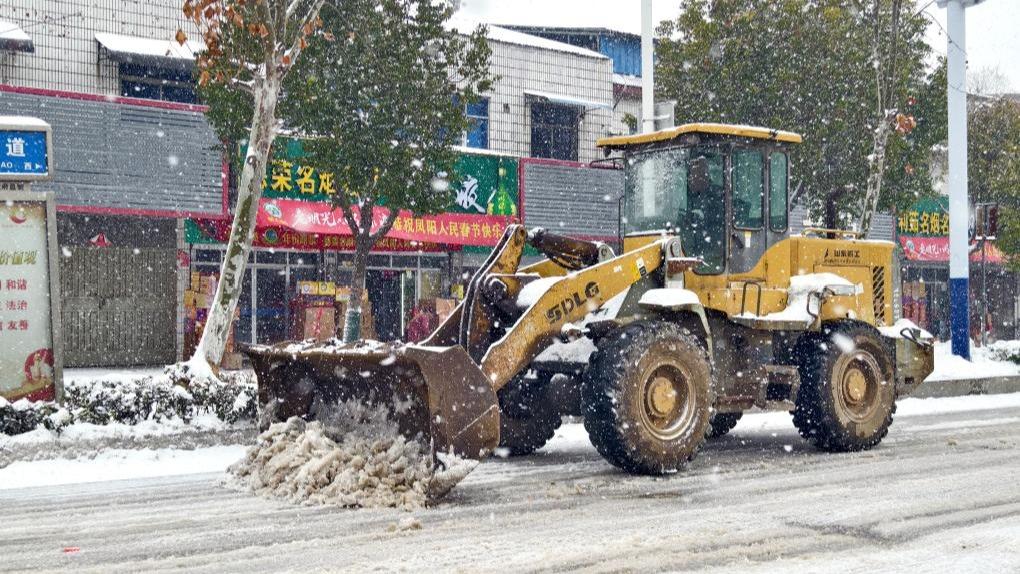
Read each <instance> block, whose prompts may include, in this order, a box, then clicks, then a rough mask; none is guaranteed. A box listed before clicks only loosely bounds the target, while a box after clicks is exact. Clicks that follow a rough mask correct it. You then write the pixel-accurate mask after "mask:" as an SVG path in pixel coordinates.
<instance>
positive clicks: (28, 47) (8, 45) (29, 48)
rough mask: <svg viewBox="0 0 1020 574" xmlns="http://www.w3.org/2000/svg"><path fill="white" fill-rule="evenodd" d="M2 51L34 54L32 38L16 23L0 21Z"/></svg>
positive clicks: (0, 45) (0, 46)
mask: <svg viewBox="0 0 1020 574" xmlns="http://www.w3.org/2000/svg"><path fill="white" fill-rule="evenodd" d="M0 50H7V51H9V52H34V51H35V46H34V45H33V44H32V38H29V37H28V34H26V33H25V31H24V30H22V29H21V26H18V25H17V24H15V23H14V22H8V21H7V20H0Z"/></svg>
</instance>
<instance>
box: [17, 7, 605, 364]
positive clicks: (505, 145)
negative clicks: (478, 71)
mask: <svg viewBox="0 0 1020 574" xmlns="http://www.w3.org/2000/svg"><path fill="white" fill-rule="evenodd" d="M179 28H180V29H183V30H184V31H185V33H186V34H187V35H188V36H189V37H191V38H195V37H198V34H197V30H195V29H194V28H193V26H192V24H191V23H190V22H188V21H187V20H186V19H184V18H183V16H182V14H181V13H180V1H179V0H150V1H146V2H129V3H124V2H114V1H112V0H12V1H10V2H5V3H3V5H0V115H26V116H35V117H39V118H41V119H44V120H46V121H48V122H49V123H50V124H51V125H52V126H53V135H54V156H55V158H54V163H55V165H56V170H55V177H54V179H53V181H51V182H47V183H46V184H40V185H37V186H36V189H39V190H45V191H52V192H54V193H55V195H56V197H57V203H58V229H59V243H60V246H61V252H62V255H63V257H62V259H61V296H62V299H63V302H64V305H63V317H62V318H63V324H64V333H63V336H64V339H65V348H66V356H67V364H68V366H115V365H132V364H159V363H169V362H172V361H174V360H175V359H179V358H181V357H183V356H184V355H185V354H186V353H187V352H188V351H189V346H190V344H193V343H194V338H195V336H196V335H197V333H196V325H200V324H201V319H202V314H201V309H202V306H203V305H207V304H208V298H209V297H210V296H211V291H212V289H213V288H214V286H215V275H216V273H217V271H218V267H219V264H220V262H221V257H222V251H223V249H222V243H223V239H224V237H223V234H222V229H223V227H224V225H225V223H226V222H227V221H229V217H230V213H229V203H230V181H231V162H232V159H233V155H234V151H235V149H236V148H235V146H234V145H233V144H228V145H226V146H224V145H223V142H220V141H218V140H217V138H216V136H215V134H214V132H213V130H212V129H211V127H210V125H209V124H208V122H207V120H206V118H205V117H204V111H205V108H204V107H203V106H202V105H201V103H200V102H198V101H197V98H196V94H195V85H194V81H193V79H192V69H193V65H194V56H195V54H196V53H197V52H199V51H201V50H202V49H203V46H202V45H201V44H199V43H195V42H189V43H187V44H185V45H183V46H182V45H179V44H177V43H176V42H174V41H173V40H172V38H173V36H174V33H175V32H176V31H177V30H178V29H179ZM489 41H490V45H491V47H492V52H493V54H492V64H491V65H492V69H493V70H492V71H493V73H494V74H495V75H497V76H499V78H500V80H499V82H497V83H496V84H495V86H494V87H493V89H492V90H491V91H490V92H489V93H487V94H484V98H483V99H482V100H481V101H479V102H477V103H473V104H470V105H469V106H468V108H467V112H468V114H469V115H470V116H471V117H472V119H473V120H474V123H473V127H472V129H471V130H470V131H469V132H468V133H466V134H464V142H463V143H464V148H463V152H464V157H465V158H467V159H466V160H465V161H467V163H469V164H470V163H472V162H474V164H475V167H473V168H470V169H475V170H476V171H472V172H471V176H472V177H473V178H474V179H475V180H476V183H477V182H481V181H482V180H485V181H488V183H487V184H485V185H488V187H486V188H485V189H486V190H501V193H500V194H499V197H500V198H502V199H500V201H499V202H498V203H499V205H500V206H501V207H500V209H501V211H500V214H499V215H496V216H495V217H503V218H504V219H503V221H504V222H509V221H514V220H523V222H524V223H526V224H528V225H541V226H543V227H548V228H551V229H559V230H561V231H563V232H569V233H572V234H575V235H582V236H587V237H592V238H604V239H611V238H614V237H615V236H616V234H617V230H616V225H617V220H618V205H619V202H618V199H619V196H620V193H621V191H622V177H621V176H620V174H619V172H616V171H614V170H608V169H594V168H590V167H588V166H587V164H588V163H589V162H592V161H594V160H596V159H598V158H599V157H600V154H599V153H598V150H597V149H596V147H595V142H596V140H597V139H598V138H599V137H602V136H605V135H609V134H613V133H618V129H617V127H616V125H615V123H614V122H615V121H616V118H615V116H614V98H615V89H616V88H615V85H614V83H613V78H614V75H613V74H614V68H613V60H612V58H610V57H608V56H606V55H605V54H603V53H601V52H599V51H597V50H589V49H585V48H582V47H579V46H576V45H572V44H569V43H563V42H557V41H553V40H549V39H546V38H540V37H536V36H534V35H528V34H524V33H521V32H516V31H513V30H508V29H505V28H500V27H492V28H491V29H490V33H489ZM472 158H473V159H472ZM478 166H483V167H478ZM294 169H296V168H294ZM465 169H468V168H465ZM295 173H296V172H295ZM267 175H269V174H267ZM293 183H294V184H297V180H294V182H293ZM482 187H484V185H482V183H479V188H482ZM456 191H461V192H462V193H461V195H464V196H470V194H468V193H467V192H466V190H454V193H456ZM486 193H488V195H487V196H485V197H483V198H482V199H481V200H478V201H476V203H479V204H482V203H485V202H486V201H491V200H492V197H494V196H495V195H496V193H495V191H487V192H486ZM278 195H279V194H278ZM507 197H509V198H511V199H510V200H509V203H510V204H512V208H510V207H507V204H508V201H507V200H506V198H507ZM461 199H463V198H461V197H457V196H455V195H451V205H452V207H451V213H450V214H448V216H449V217H448V219H447V220H444V221H445V224H444V221H434V222H433V223H435V224H436V227H435V229H436V230H437V233H438V230H441V229H442V230H446V231H449V230H450V229H451V228H450V227H449V223H450V220H449V218H453V219H456V218H458V217H460V218H463V216H465V213H464V212H465V211H467V212H472V210H475V211H476V207H477V205H468V207H467V208H464V207H457V204H458V203H460V200H461ZM267 201H271V202H275V203H274V204H273V205H272V206H271V207H269V209H279V208H280V207H281V206H284V207H286V205H287V202H288V201H304V202H306V203H307V207H308V208H309V209H322V208H323V206H326V205H327V201H326V199H324V198H316V199H310V198H304V197H297V198H287V197H283V196H273V195H272V194H267ZM487 208H488V205H485V206H483V210H485V211H487V213H486V214H485V215H486V216H488V215H490V214H491V212H489V210H488V209H487ZM497 211H499V210H497ZM457 221H459V222H460V223H459V224H458V227H456V229H457V232H458V233H459V234H460V235H461V237H459V238H458V239H456V240H452V239H446V240H442V238H441V237H438V236H432V237H431V240H428V239H429V237H428V236H427V237H426V240H421V241H411V240H405V239H400V238H399V237H387V238H386V239H385V240H384V241H383V242H382V243H381V244H380V246H379V248H378V250H377V252H376V253H374V254H373V256H372V258H371V260H370V262H369V269H370V273H369V283H370V284H369V292H370V293H371V294H372V298H373V300H372V301H370V304H371V307H372V308H373V314H374V315H375V318H376V320H377V324H376V325H375V326H374V327H376V328H374V329H373V332H372V333H371V334H374V335H376V336H378V337H380V338H400V337H403V336H405V335H406V332H405V328H406V323H407V319H408V315H409V313H410V311H411V309H412V308H414V306H415V305H416V304H417V303H418V302H419V301H420V300H422V299H427V298H428V299H448V298H450V297H452V296H456V294H457V293H458V283H460V282H462V281H463V274H464V273H465V272H469V271H470V270H471V269H472V268H473V266H474V265H477V263H478V262H479V261H480V260H481V259H482V258H484V256H485V254H486V253H487V250H488V249H489V247H487V245H490V244H491V243H492V241H491V238H490V239H485V238H484V237H483V235H484V234H488V235H490V236H491V235H492V234H495V233H498V232H500V230H501V228H497V227H496V225H497V224H496V223H492V222H490V223H489V225H491V226H492V227H490V226H483V225H481V222H480V221H474V220H467V221H465V220H463V219H457ZM416 224H417V222H416V221H414V220H410V221H409V222H408V225H409V226H411V227H412V228H413V226H414V225H416ZM428 224H429V222H428V221H422V222H421V225H423V226H425V227H424V228H425V230H426V231H428V230H429V229H430V228H429V227H428ZM261 231H262V235H261V236H260V241H259V242H258V243H257V245H256V247H255V249H254V250H253V251H254V252H253V254H252V256H251V262H250V269H249V271H248V276H247V277H246V279H245V284H244V288H245V289H246V291H245V295H244V297H243V301H242V303H241V309H240V311H239V315H240V316H239V320H238V322H237V328H236V330H235V333H234V339H235V341H237V342H273V341H276V340H281V339H286V338H293V337H295V336H307V335H309V334H310V333H311V334H313V335H318V334H319V333H317V332H315V331H316V329H318V328H319V327H317V326H316V325H320V326H321V325H325V324H327V323H326V322H324V321H325V319H324V318H323V317H324V316H326V315H329V313H327V312H324V311H323V310H325V309H327V308H332V309H333V312H334V313H336V315H335V316H334V319H333V321H334V323H335V322H336V320H337V319H336V316H340V312H341V311H342V310H341V309H337V308H336V307H334V306H333V304H332V302H331V301H332V300H333V299H335V294H334V293H335V291H336V290H340V289H342V286H343V285H344V282H345V281H348V282H349V274H350V271H349V270H350V263H351V258H350V251H351V246H350V245H349V241H347V239H345V238H344V237H343V234H342V233H341V232H336V233H333V232H330V231H328V230H327V232H325V233H320V232H307V231H303V230H301V229H294V228H291V227H288V226H287V225H286V224H281V225H278V226H275V227H274V226H272V225H268V226H264V227H263V228H262V229H261ZM320 231H322V230H320ZM398 235H399V234H398ZM465 235H470V236H471V237H473V238H475V239H477V241H475V240H474V239H471V238H466V237H464V236H465ZM472 241H475V243H477V244H476V245H473V244H472ZM327 302H329V304H328V305H327ZM309 329H311V330H309Z"/></svg>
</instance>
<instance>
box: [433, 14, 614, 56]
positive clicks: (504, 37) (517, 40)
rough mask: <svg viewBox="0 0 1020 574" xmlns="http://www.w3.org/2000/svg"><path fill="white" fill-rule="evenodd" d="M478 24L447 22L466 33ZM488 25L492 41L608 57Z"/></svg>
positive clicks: (488, 35)
mask: <svg viewBox="0 0 1020 574" xmlns="http://www.w3.org/2000/svg"><path fill="white" fill-rule="evenodd" d="M477 25H478V23H475V22H471V21H468V20H464V19H461V18H455V19H453V20H450V21H449V22H447V26H449V27H450V28H453V29H456V30H458V31H459V32H465V33H466V32H469V31H471V30H473V29H474V28H475V27H476V26H477ZM486 26H487V27H488V30H489V33H488V34H487V35H486V39H488V40H489V41H490V42H501V43H503V44H513V45H515V46H526V47H529V48H539V49H542V50H552V51H555V52H566V53H568V54H575V55H578V56H585V57H587V58H598V59H600V60H606V59H608V57H607V56H606V55H605V54H601V53H599V52H596V51H594V50H588V49H585V48H581V47H578V46H574V45H571V44H565V43H563V42H557V41H555V40H549V39H547V38H542V37H540V36H534V35H532V34H525V33H524V32H518V31H516V30H511V29H510V28H506V27H503V26H496V25H492V24H486Z"/></svg>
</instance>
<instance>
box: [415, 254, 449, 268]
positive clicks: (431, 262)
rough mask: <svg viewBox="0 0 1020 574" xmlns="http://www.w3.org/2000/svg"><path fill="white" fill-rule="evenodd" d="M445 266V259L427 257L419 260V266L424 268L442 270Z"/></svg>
mask: <svg viewBox="0 0 1020 574" xmlns="http://www.w3.org/2000/svg"><path fill="white" fill-rule="evenodd" d="M445 265H446V258H445V257H427V256H423V257H422V258H421V266H422V267H424V268H433V269H442V268H443V267H444V266H445Z"/></svg>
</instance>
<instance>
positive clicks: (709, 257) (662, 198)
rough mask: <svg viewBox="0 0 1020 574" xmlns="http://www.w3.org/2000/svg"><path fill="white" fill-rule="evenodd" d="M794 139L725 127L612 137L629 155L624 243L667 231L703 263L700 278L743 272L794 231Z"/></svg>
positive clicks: (610, 143) (607, 143)
mask: <svg viewBox="0 0 1020 574" xmlns="http://www.w3.org/2000/svg"><path fill="white" fill-rule="evenodd" d="M800 141H801V138H800V136H799V135H797V134H794V133H791V132H783V131H776V130H769V129H766V128H755V127H748V126H730V125H725V124H686V125H682V126H679V127H676V128H671V129H668V130H663V131H659V132H655V133H651V134H642V135H637V136H624V137H614V138H606V139H603V140H600V141H599V146H600V147H602V148H603V149H604V150H606V152H607V153H611V152H612V151H622V152H623V154H624V158H625V162H624V163H625V170H626V178H625V181H626V187H625V193H624V198H623V207H622V210H621V217H622V221H621V222H620V225H621V233H623V234H624V243H626V244H634V245H638V244H640V243H641V242H642V241H646V240H654V238H656V237H658V236H659V235H661V233H662V232H664V231H665V232H668V233H674V234H676V235H678V236H679V237H680V238H681V241H682V245H683V249H684V254H685V255H686V256H688V257H699V258H701V259H702V260H703V263H702V264H701V265H700V266H699V267H698V268H696V269H695V272H696V273H698V274H701V275H719V274H723V273H744V272H747V271H749V270H750V269H751V268H752V267H754V265H755V264H756V263H757V262H758V261H759V260H760V259H761V257H762V256H763V255H764V253H765V250H766V249H767V248H768V247H769V246H770V245H772V244H774V243H776V242H777V241H779V240H781V239H782V238H783V237H785V235H786V234H787V231H788V228H789V191H790V184H789V180H790V170H789V165H790V160H789V151H790V146H791V144H793V143H798V142H800Z"/></svg>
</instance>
